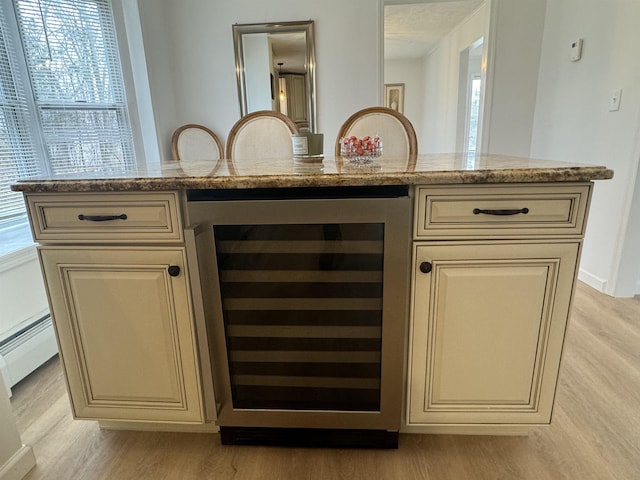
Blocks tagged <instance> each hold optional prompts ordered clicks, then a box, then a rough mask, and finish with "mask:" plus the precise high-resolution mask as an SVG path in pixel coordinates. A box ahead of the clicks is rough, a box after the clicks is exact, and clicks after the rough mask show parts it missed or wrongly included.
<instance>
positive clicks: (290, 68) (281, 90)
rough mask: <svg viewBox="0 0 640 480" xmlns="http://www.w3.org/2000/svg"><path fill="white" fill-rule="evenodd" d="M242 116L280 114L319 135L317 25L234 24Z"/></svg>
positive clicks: (301, 129) (304, 23) (287, 23)
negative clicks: (316, 71)
mask: <svg viewBox="0 0 640 480" xmlns="http://www.w3.org/2000/svg"><path fill="white" fill-rule="evenodd" d="M233 41H234V48H235V58H236V76H237V79H238V98H239V101H240V114H241V115H242V116H245V115H246V114H248V113H251V112H256V111H259V110H274V111H277V112H281V113H283V114H285V115H287V116H288V117H289V118H291V120H293V121H294V122H295V123H296V125H297V126H298V129H299V130H300V131H311V132H315V131H316V125H317V121H316V93H315V84H316V79H315V70H316V64H315V47H314V41H313V21H307V22H283V23H263V24H246V25H233Z"/></svg>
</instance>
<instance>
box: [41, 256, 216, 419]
mask: <svg viewBox="0 0 640 480" xmlns="http://www.w3.org/2000/svg"><path fill="white" fill-rule="evenodd" d="M40 258H41V262H42V267H43V271H44V274H45V278H46V281H47V287H48V290H49V296H50V301H51V307H52V312H53V316H54V318H55V327H56V332H57V335H58V341H59V344H60V351H61V353H62V358H63V362H64V368H65V373H66V376H67V381H68V386H69V392H70V394H71V400H72V404H73V411H74V414H75V416H76V418H85V419H99V420H104V419H111V420H145V421H157V422H165V421H174V422H177V421H182V422H201V421H202V420H203V414H202V404H201V401H200V396H201V394H200V387H199V378H198V373H197V363H196V357H195V352H196V347H195V341H194V340H195V336H194V331H193V328H192V324H191V314H190V306H189V292H188V287H187V281H186V279H185V270H184V265H185V263H186V261H185V252H184V249H183V248H180V247H176V248H159V247H153V248H145V249H134V248H129V247H121V248H120V247H112V248H106V247H101V248H97V247H75V246H74V247H54V246H52V247H41V248H40Z"/></svg>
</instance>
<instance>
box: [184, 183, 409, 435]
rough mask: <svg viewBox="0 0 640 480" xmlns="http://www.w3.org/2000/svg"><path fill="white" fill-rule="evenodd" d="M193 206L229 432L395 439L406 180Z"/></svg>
mask: <svg viewBox="0 0 640 480" xmlns="http://www.w3.org/2000/svg"><path fill="white" fill-rule="evenodd" d="M188 205H189V208H188V210H189V212H188V215H189V221H190V223H191V224H192V225H196V224H197V225H198V232H199V235H200V240H199V242H198V251H197V255H198V261H199V267H200V268H199V269H200V275H201V276H202V277H206V281H205V279H204V278H202V280H203V281H202V282H201V283H202V284H203V285H204V291H203V298H204V304H205V312H206V317H207V318H206V321H207V324H208V328H209V331H210V335H209V337H210V348H211V350H212V352H213V359H212V370H213V372H214V373H213V376H214V386H215V391H216V398H217V400H218V401H219V402H220V403H219V412H218V423H219V425H220V426H221V431H222V438H223V442H224V441H225V440H227V441H228V442H227V443H243V441H245V440H246V441H247V443H252V442H251V440H250V438H254V439H255V438H262V439H263V440H264V439H267V438H268V439H274V438H277V437H278V436H279V435H281V434H286V433H291V432H294V431H295V432H296V433H297V437H296V438H298V440H299V439H300V438H309V436H311V437H313V436H314V434H315V433H317V434H318V435H320V436H321V435H324V434H325V433H326V430H331V429H334V430H336V432H337V436H338V437H340V438H342V439H344V438H349V435H348V434H347V432H346V430H349V432H350V433H349V434H352V433H353V431H356V432H357V431H358V430H367V431H368V432H367V435H361V436H360V437H358V435H356V436H355V437H354V438H360V439H361V440H362V438H364V437H368V438H375V435H374V432H372V431H373V430H377V431H381V432H383V434H386V433H391V434H394V433H395V435H396V438H397V431H398V429H399V426H400V417H401V404H402V378H403V357H404V356H403V348H404V333H405V327H406V323H407V303H408V299H407V298H406V296H407V292H408V290H409V288H408V285H407V282H408V270H407V269H408V258H409V241H410V212H411V208H410V205H409V198H408V196H407V189H406V187H360V188H354V187H350V188H338V189H336V188H327V189H323V188H314V189H273V190H260V189H258V190H251V191H242V190H238V191H229V190H224V191H215V190H214V191H205V192H202V191H198V192H193V193H191V194H189V203H188ZM265 428H267V429H272V430H267V431H266V432H268V433H265V430H263V429H265ZM294 429H295V430H294ZM299 429H312V430H309V431H310V432H311V434H308V433H307V434H305V435H302V436H300V430H299ZM315 429H322V431H323V432H322V433H321V432H320V430H315ZM309 431H307V430H305V432H309ZM259 432H262V434H260V433H259ZM283 432H284V433H283ZM252 435H253V437H251V436H252ZM371 435H374V436H371ZM355 443H356V444H357V443H358V440H355Z"/></svg>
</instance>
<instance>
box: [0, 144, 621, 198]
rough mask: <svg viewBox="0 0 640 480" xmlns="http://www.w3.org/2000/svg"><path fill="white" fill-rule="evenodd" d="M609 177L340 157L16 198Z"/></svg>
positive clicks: (67, 180) (117, 173)
mask: <svg viewBox="0 0 640 480" xmlns="http://www.w3.org/2000/svg"><path fill="white" fill-rule="evenodd" d="M612 177H613V171H612V170H609V169H607V168H606V167H603V166H593V165H580V164H573V163H565V162H556V161H549V160H537V159H530V158H519V157H508V156H500V155H479V156H473V157H467V156H466V155H461V154H433V155H419V156H418V157H417V158H414V159H413V161H411V160H407V159H406V158H403V159H400V158H388V157H384V156H383V157H381V158H379V159H376V160H374V161H372V162H369V163H354V162H349V161H347V160H345V159H342V158H340V157H337V158H332V157H324V158H321V159H313V160H305V161H299V160H294V159H277V160H274V159H251V160H233V161H232V160H218V161H215V160H209V161H205V160H202V161H195V162H189V163H181V162H177V161H173V162H166V163H162V164H157V165H152V166H147V167H144V168H136V169H128V170H124V169H122V170H116V169H111V170H100V171H97V172H95V171H94V172H85V173H78V174H65V175H61V176H50V177H30V178H25V179H21V180H20V181H18V183H16V184H14V185H12V186H11V189H12V190H14V191H22V192H32V193H33V192H39V193H46V192H89V191H90V192H110V191H158V190H180V189H206V188H216V189H222V188H269V187H325V186H359V185H417V184H421V185H429V184H430V185H435V184H438V185H445V184H474V183H475V184H482V183H534V182H584V181H590V180H605V179H609V178H612Z"/></svg>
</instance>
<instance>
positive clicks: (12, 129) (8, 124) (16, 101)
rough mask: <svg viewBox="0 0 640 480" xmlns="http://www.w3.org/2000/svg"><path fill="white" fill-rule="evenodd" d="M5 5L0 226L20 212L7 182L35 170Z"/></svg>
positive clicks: (1, 15)
mask: <svg viewBox="0 0 640 480" xmlns="http://www.w3.org/2000/svg"><path fill="white" fill-rule="evenodd" d="M5 6H6V4H4V3H0V226H1V225H2V224H7V223H9V222H11V221H12V220H13V219H15V218H16V217H18V216H21V215H23V214H24V204H23V201H22V195H19V194H16V193H13V192H11V191H10V190H9V185H10V184H11V183H12V182H13V181H14V180H15V179H17V178H19V177H21V176H25V175H29V174H33V173H37V171H38V168H37V164H36V155H35V148H34V144H33V140H34V138H33V135H32V132H31V131H30V124H31V119H30V112H29V106H28V102H27V97H26V93H27V91H26V88H27V86H26V85H25V84H24V82H22V81H21V80H22V77H21V75H20V72H19V67H18V64H17V58H18V57H17V54H16V42H15V40H16V39H14V38H12V36H11V35H10V34H9V28H8V24H7V21H6V20H7V12H6V11H5Z"/></svg>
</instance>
